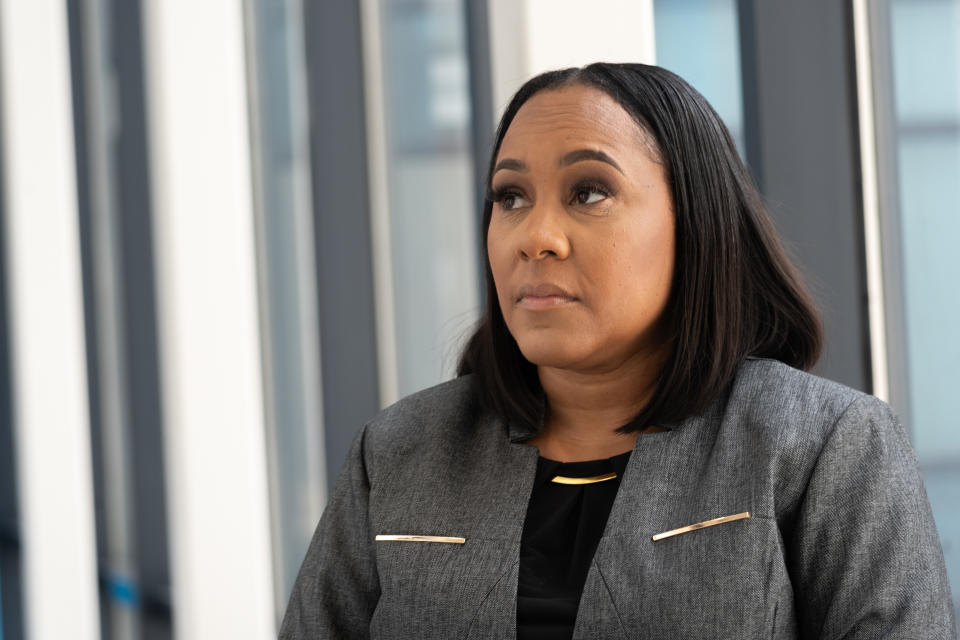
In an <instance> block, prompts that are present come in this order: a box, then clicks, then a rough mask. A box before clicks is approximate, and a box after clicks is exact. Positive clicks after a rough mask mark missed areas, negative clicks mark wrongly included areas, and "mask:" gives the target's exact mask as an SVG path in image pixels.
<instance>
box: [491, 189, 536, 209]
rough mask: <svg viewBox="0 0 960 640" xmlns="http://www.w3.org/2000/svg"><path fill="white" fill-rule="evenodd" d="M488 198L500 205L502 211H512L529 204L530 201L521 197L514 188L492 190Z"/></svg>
mask: <svg viewBox="0 0 960 640" xmlns="http://www.w3.org/2000/svg"><path fill="white" fill-rule="evenodd" d="M488 197H489V198H490V200H492V201H493V202H494V203H496V204H498V205H500V208H501V209H503V210H504V211H513V210H514V209H522V208H523V207H528V206H530V203H529V202H528V201H527V199H526V198H524V197H523V194H521V193H520V192H519V191H516V190H514V189H499V190H494V191H493V192H492V193H491V194H490V195H489V196H488Z"/></svg>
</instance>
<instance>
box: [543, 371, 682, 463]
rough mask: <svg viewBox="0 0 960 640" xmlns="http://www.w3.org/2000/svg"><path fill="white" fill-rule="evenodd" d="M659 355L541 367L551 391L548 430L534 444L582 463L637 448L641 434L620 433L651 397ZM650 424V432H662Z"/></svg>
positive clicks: (562, 458)
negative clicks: (596, 366) (600, 367)
mask: <svg viewBox="0 0 960 640" xmlns="http://www.w3.org/2000/svg"><path fill="white" fill-rule="evenodd" d="M660 365H661V362H660V359H659V358H656V359H653V358H635V359H633V360H631V361H628V362H625V363H623V364H622V365H621V366H619V367H616V368H615V369H611V370H607V371H590V372H581V371H572V370H567V369H552V368H550V367H539V368H538V373H539V377H540V384H541V386H542V387H543V390H544V393H545V394H546V396H547V407H548V410H547V416H546V420H545V422H544V429H543V431H542V432H541V433H540V434H538V435H537V436H536V437H535V438H533V439H531V440H530V441H529V442H530V444H533V445H536V446H537V447H539V449H540V455H542V456H544V457H546V458H550V459H552V460H560V461H563V462H577V461H582V460H596V459H600V458H609V457H612V456H615V455H619V454H621V453H626V452H627V451H630V450H631V449H633V445H634V442H635V441H636V439H637V436H638V435H639V434H638V433H637V432H633V433H627V434H623V433H618V432H617V429H618V428H619V427H622V426H623V425H625V424H627V423H628V422H629V421H630V420H631V419H633V418H634V416H636V415H637V414H638V413H640V410H641V409H643V407H644V405H645V404H646V403H647V400H649V398H650V395H651V394H652V392H653V387H654V384H655V383H656V376H657V373H658V371H659V369H660ZM663 430H664V429H661V428H659V427H649V428H648V429H645V430H644V432H647V431H663Z"/></svg>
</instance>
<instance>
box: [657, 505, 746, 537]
mask: <svg viewBox="0 0 960 640" xmlns="http://www.w3.org/2000/svg"><path fill="white" fill-rule="evenodd" d="M749 517H750V512H749V511H744V512H743V513H736V514H734V515H732V516H723V517H722V518H714V519H713V520H704V521H703V522H697V523H696V524H690V525H687V526H685V527H680V528H679V529H671V530H670V531H664V532H663V533H658V534H657V535H655V536H653V541H654V542H656V541H657V540H663V539H664V538H670V537H673V536H678V535H680V534H681V533H688V532H690V531H696V530H697V529H706V528H707V527H713V526H716V525H718V524H723V523H725V522H733V521H734V520H743V519H745V518H749Z"/></svg>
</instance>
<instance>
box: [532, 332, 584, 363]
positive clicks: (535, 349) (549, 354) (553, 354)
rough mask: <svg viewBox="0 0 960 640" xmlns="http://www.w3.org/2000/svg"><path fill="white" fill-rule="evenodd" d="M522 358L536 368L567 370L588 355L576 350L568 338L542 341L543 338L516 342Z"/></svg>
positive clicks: (575, 346) (579, 349)
mask: <svg viewBox="0 0 960 640" xmlns="http://www.w3.org/2000/svg"><path fill="white" fill-rule="evenodd" d="M517 345H518V346H519V347H520V353H522V354H523V357H524V358H526V359H527V360H529V361H530V362H531V363H533V364H535V365H536V366H538V367H550V368H553V369H567V368H571V367H573V366H574V365H576V364H577V363H578V362H582V361H583V360H584V359H586V357H587V356H588V355H589V354H588V353H587V352H585V351H586V350H584V349H582V348H577V347H579V346H580V345H577V344H575V343H573V342H572V341H571V340H570V339H569V338H568V339H566V340H564V339H544V337H537V338H525V339H520V340H517Z"/></svg>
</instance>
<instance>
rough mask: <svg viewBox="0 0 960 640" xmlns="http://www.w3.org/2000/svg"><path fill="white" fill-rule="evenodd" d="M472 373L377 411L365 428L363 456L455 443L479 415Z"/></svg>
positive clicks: (470, 429) (405, 452)
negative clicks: (364, 454)
mask: <svg viewBox="0 0 960 640" xmlns="http://www.w3.org/2000/svg"><path fill="white" fill-rule="evenodd" d="M481 413H482V412H481V410H480V408H479V404H478V403H477V402H476V394H475V392H474V387H473V377H472V376H469V375H468V376H463V377H459V378H455V379H453V380H449V381H447V382H443V383H441V384H438V385H436V386H433V387H430V388H428V389H424V390H422V391H418V392H417V393H413V394H411V395H409V396H406V397H405V398H402V399H401V400H399V401H397V402H396V403H394V404H392V405H390V406H389V407H387V408H386V409H383V410H382V411H381V412H380V413H378V414H377V415H376V416H375V417H374V418H373V419H372V420H371V421H370V422H369V423H368V424H367V425H366V428H365V436H364V440H365V442H364V449H365V453H366V455H367V457H368V458H369V457H370V456H372V457H374V458H381V459H382V458H393V459H396V458H398V457H403V456H405V455H408V454H411V453H415V452H416V453H419V454H422V453H423V451H424V449H425V448H426V449H429V450H432V451H436V450H438V449H441V448H445V447H449V446H457V444H458V443H459V441H460V440H462V439H464V438H465V437H468V436H469V434H472V433H475V432H476V431H477V424H478V422H479V421H480V420H481V418H482V417H483V416H482V415H481Z"/></svg>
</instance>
